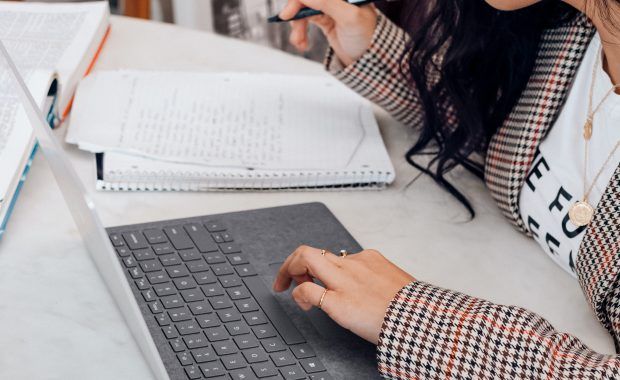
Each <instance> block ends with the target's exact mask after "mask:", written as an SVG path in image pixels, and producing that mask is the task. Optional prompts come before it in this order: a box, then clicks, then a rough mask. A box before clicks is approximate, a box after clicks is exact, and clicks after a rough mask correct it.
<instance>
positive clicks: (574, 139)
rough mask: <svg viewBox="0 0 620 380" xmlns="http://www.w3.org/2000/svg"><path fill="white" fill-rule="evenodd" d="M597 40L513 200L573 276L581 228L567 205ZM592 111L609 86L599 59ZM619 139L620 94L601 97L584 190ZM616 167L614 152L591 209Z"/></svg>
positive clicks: (578, 169) (578, 177)
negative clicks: (577, 225)
mask: <svg viewBox="0 0 620 380" xmlns="http://www.w3.org/2000/svg"><path fill="white" fill-rule="evenodd" d="M600 47H601V40H600V37H599V35H598V34H596V36H595V37H594V39H593V40H592V42H591V43H590V46H589V47H588V50H587V51H586V54H585V57H584V60H583V62H582V64H581V66H580V67H579V70H578V72H577V76H576V77H575V82H574V85H573V87H572V88H571V90H570V93H569V95H568V99H567V101H566V104H565V106H564V108H563V109H562V111H561V113H560V115H559V118H558V120H557V121H556V123H555V125H554V126H553V128H552V129H551V131H550V132H549V133H548V134H547V136H546V138H545V139H544V141H542V142H541V144H540V146H539V149H538V151H537V152H536V156H535V158H534V161H533V162H532V167H531V168H530V172H529V173H528V175H527V177H526V180H525V183H524V185H523V188H522V190H521V194H520V198H519V207H520V212H521V218H522V219H523V222H524V223H525V224H526V226H528V229H529V230H530V231H531V232H532V233H533V234H534V238H535V239H536V241H537V242H538V243H539V244H540V246H541V247H542V248H543V250H544V251H545V252H546V253H547V254H548V255H549V256H551V258H552V259H553V260H555V262H557V263H558V264H559V265H560V266H561V267H562V268H564V269H565V270H567V271H568V272H569V273H571V274H572V275H573V276H575V263H576V262H577V253H578V252H579V245H580V243H581V240H582V239H583V236H584V235H585V231H586V229H587V226H586V227H581V228H577V227H576V226H575V225H573V224H572V223H571V222H570V220H569V219H568V210H569V208H570V206H571V205H572V204H573V203H575V202H577V201H579V200H581V198H582V197H583V179H584V173H583V171H584V168H583V165H584V151H585V141H584V139H583V125H584V123H585V121H586V118H587V112H588V96H589V93H590V85H591V83H592V71H593V69H594V65H595V64H596V61H597V59H596V56H597V54H599V51H600ZM596 71H597V73H596V75H597V78H596V87H595V89H594V93H593V94H594V96H593V100H592V105H593V108H596V106H597V105H598V104H599V102H600V101H601V100H602V99H603V97H604V96H605V94H606V93H607V92H608V91H609V89H610V88H611V86H612V82H611V79H610V77H609V75H608V74H607V73H606V72H605V71H604V70H603V64H602V59H601V60H599V67H597V68H596ZM618 140H620V95H618V94H615V93H614V94H612V95H611V96H609V97H608V98H607V100H606V101H605V103H604V104H603V105H602V106H601V108H600V109H599V110H598V112H597V113H596V114H595V116H594V129H593V134H592V138H591V140H590V147H589V151H590V155H589V158H588V168H587V170H586V171H587V180H586V184H587V186H590V184H591V183H592V180H593V179H594V177H595V176H596V173H598V171H599V170H600V169H601V167H602V166H603V164H604V163H605V160H606V159H607V157H608V156H609V154H610V153H611V152H612V151H613V149H614V146H615V145H616V143H617V141H618ZM619 163H620V148H619V149H617V150H616V152H615V154H614V155H613V157H612V158H611V159H610V161H609V163H608V164H607V166H606V167H605V168H603V171H602V173H601V175H600V176H599V178H598V180H597V181H596V184H595V185H594V187H593V189H592V192H591V193H590V196H589V198H588V202H589V203H590V205H592V206H593V207H595V206H596V205H597V204H598V203H599V201H600V200H601V197H602V196H603V193H604V191H605V188H606V187H607V184H608V183H609V181H610V179H611V176H612V175H613V173H614V172H615V170H616V168H617V167H618V164H619Z"/></svg>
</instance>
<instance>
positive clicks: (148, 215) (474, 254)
mask: <svg viewBox="0 0 620 380" xmlns="http://www.w3.org/2000/svg"><path fill="white" fill-rule="evenodd" d="M119 68H131V69H181V70H183V69H193V70H195V69H206V70H213V71H217V70H227V71H231V70H232V71H235V70H236V71H267V72H280V73H294V74H309V75H327V74H326V73H324V71H323V68H322V67H321V66H320V65H319V64H316V63H312V62H308V61H305V60H303V59H301V58H296V57H292V56H289V55H286V54H284V53H281V52H279V51H275V50H271V49H267V48H264V47H260V46H256V45H251V44H247V43H244V42H239V41H235V40H230V39H227V38H222V37H218V36H215V35H212V34H208V33H203V32H197V31H191V30H186V29H182V28H179V27H175V26H171V25H165V24H159V23H155V22H147V21H138V20H132V19H127V18H121V17H113V18H112V29H111V34H110V36H109V40H108V41H107V43H106V46H105V47H104V50H103V52H102V55H101V57H100V61H99V62H98V64H97V66H96V67H95V70H101V69H119ZM376 115H377V118H378V121H379V124H380V126H381V129H382V132H383V135H384V139H385V142H386V145H387V147H388V151H389V153H390V156H391V158H392V160H393V162H394V166H395V169H396V174H397V176H396V182H395V183H394V184H393V185H392V186H391V187H390V188H388V189H387V190H384V191H360V192H323V193H314V192H297V193H292V192H291V193H288V192H287V193H282V192H273V193H256V192H247V193H137V192H136V193H104V192H98V193H96V194H95V201H96V202H97V206H98V210H99V213H100V215H101V217H102V219H103V222H104V224H105V225H106V226H114V225H121V224H131V223H140V222H146V221H154V220H161V219H170V218H182V217H188V216H198V215H208V214H215V213H221V212H229V211H237V210H244V209H253V208H261V207H269V206H277V205H284V204H292V203H302V202H310V201H319V202H323V203H325V204H326V205H327V206H328V207H329V208H330V209H331V210H332V212H334V214H335V215H336V216H337V217H338V218H339V219H340V221H341V222H342V223H343V224H344V226H345V227H346V228H347V229H348V230H349V231H350V232H351V234H352V235H353V236H354V237H355V238H356V239H357V240H358V241H359V242H360V243H361V244H362V246H364V247H366V248H375V249H378V250H380V251H382V252H383V253H384V254H385V255H386V256H387V257H388V258H389V259H391V260H392V261H394V262H395V263H396V264H398V265H400V266H401V267H403V268H404V269H405V270H407V271H409V272H410V273H412V274H413V275H414V276H415V277H417V278H419V279H421V280H424V281H428V282H431V283H433V284H436V285H439V286H444V287H449V288H452V289H456V290H460V291H462V292H465V293H468V294H471V295H474V296H479V297H483V298H486V299H489V300H491V301H494V302H498V303H503V304H513V305H519V306H523V307H526V308H528V309H530V310H533V311H535V312H537V313H539V314H541V315H542V316H543V317H545V318H547V319H548V320H549V321H551V322H552V323H553V324H554V325H555V326H556V327H557V328H558V329H559V330H561V331H568V332H570V333H572V334H575V335H576V336H578V337H579V338H580V339H582V340H583V341H584V342H585V343H586V344H588V345H589V346H591V347H592V348H594V349H596V350H598V351H599V352H604V353H611V352H613V345H612V342H611V339H610V338H609V337H608V335H607V334H606V332H605V331H604V329H603V328H602V327H600V326H599V324H598V322H597V321H596V318H595V316H594V314H593V312H592V311H591V310H590V308H589V306H588V304H587V303H586V301H585V299H584V297H583V295H582V292H581V289H580V288H579V284H578V283H577V281H576V280H575V279H573V278H571V277H570V276H569V275H567V274H566V273H565V272H564V271H563V270H562V269H561V268H560V267H558V266H557V265H556V264H554V263H553V262H552V261H551V260H550V259H549V258H547V257H546V256H545V255H544V253H543V252H542V251H541V250H540V248H539V247H538V245H537V244H536V243H535V242H534V241H533V240H530V239H528V238H526V237H525V236H522V235H520V234H519V233H518V232H517V231H516V230H514V229H513V227H512V226H511V225H510V224H509V223H508V221H506V220H505V219H504V218H503V217H502V216H501V214H500V212H499V211H498V209H497V208H496V207H495V205H494V203H493V201H492V199H491V197H490V195H489V194H488V192H487V191H486V190H485V188H484V186H483V184H482V183H481V182H480V181H478V180H476V179H474V178H473V177H472V176H470V175H468V174H465V173H462V172H459V173H457V174H455V178H454V181H457V183H458V184H459V186H460V187H461V188H463V189H465V191H466V193H467V194H468V195H469V196H470V198H471V199H472V200H473V202H474V205H475V207H476V210H477V211H478V216H477V217H476V219H475V220H474V221H472V222H466V221H467V215H466V213H465V212H464V211H463V209H462V208H461V207H460V206H459V205H458V204H457V203H456V202H455V201H453V200H452V199H451V198H450V197H449V196H448V195H447V194H445V193H444V192H442V191H438V189H437V187H436V185H435V184H434V183H433V182H432V181H431V180H430V179H429V178H426V177H421V178H419V179H418V180H416V181H415V182H414V183H413V184H412V185H411V186H407V184H408V183H409V182H410V180H411V179H413V178H414V177H415V176H416V175H417V171H416V170H414V169H413V168H411V167H410V166H409V165H408V164H407V163H406V162H405V160H404V158H403V154H404V152H405V150H406V149H407V148H408V146H409V144H411V142H412V136H411V134H410V132H409V131H407V130H406V128H404V127H403V126H401V125H399V124H398V123H396V122H395V121H394V120H392V119H391V118H390V117H388V116H387V115H386V114H385V113H384V112H382V111H380V110H377V112H376ZM65 130H66V127H63V128H62V129H61V130H60V131H58V132H59V133H61V134H64V132H65ZM66 149H67V152H68V153H69V155H70V157H71V159H72V162H73V164H74V165H75V167H76V169H77V170H78V172H79V175H80V177H81V179H82V180H83V181H84V183H85V184H86V185H87V186H88V187H89V188H90V189H93V188H94V181H93V178H95V175H94V171H95V165H94V159H93V157H92V156H91V155H90V154H87V153H85V152H81V151H78V150H77V149H76V148H73V147H69V146H66ZM0 299H1V300H2V302H1V303H0V378H2V379H27V378H40V379H135V380H139V379H150V378H151V374H150V372H149V369H148V367H147V365H146V363H145V362H144V361H143V359H142V357H141V354H140V351H139V349H138V346H137V345H136V344H135V343H134V342H133V340H132V338H131V335H130V332H129V330H128V329H127V327H126V326H125V325H124V323H123V320H122V317H121V315H120V313H119V312H118V311H117V310H116V307H115V305H114V302H113V300H112V298H111V297H110V295H109V294H108V293H107V291H106V288H105V286H104V284H103V281H102V280H101V278H100V277H99V275H98V274H97V272H96V269H95V267H94V265H93V263H92V262H91V259H90V257H89V255H88V254H87V252H86V250H85V247H84V245H83V244H82V242H81V240H80V238H79V235H78V233H77V229H76V227H75V225H74V223H73V220H72V219H71V216H70V214H69V212H68V210H67V208H66V206H65V205H64V202H63V200H62V196H61V194H60V192H59V191H58V188H57V186H56V185H55V183H54V179H53V176H52V174H51V171H50V170H49V168H48V166H47V164H46V162H45V160H44V157H43V156H42V155H41V154H39V155H37V157H36V159H35V162H34V164H33V167H32V169H31V173H30V175H29V178H28V180H27V181H26V184H25V187H24V189H23V193H22V195H21V197H20V200H19V202H18V203H17V206H16V209H15V212H14V216H13V218H12V220H11V222H10V224H9V226H8V229H7V234H6V236H5V238H4V241H2V243H1V244H0Z"/></svg>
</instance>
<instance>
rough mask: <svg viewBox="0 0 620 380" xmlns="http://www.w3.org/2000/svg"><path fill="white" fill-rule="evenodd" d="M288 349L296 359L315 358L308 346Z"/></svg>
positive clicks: (300, 345) (303, 345)
mask: <svg viewBox="0 0 620 380" xmlns="http://www.w3.org/2000/svg"><path fill="white" fill-rule="evenodd" d="M289 348H290V349H291V351H292V352H293V355H295V357H296V358H297V359H306V358H312V357H315V356H316V354H315V353H314V350H313V349H312V347H310V345H309V344H306V343H304V344H298V345H295V346H290V347H289Z"/></svg>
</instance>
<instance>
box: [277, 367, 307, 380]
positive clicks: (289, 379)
mask: <svg viewBox="0 0 620 380" xmlns="http://www.w3.org/2000/svg"><path fill="white" fill-rule="evenodd" d="M280 373H282V376H284V378H285V379H286V380H302V379H305V378H306V374H305V372H304V371H303V370H302V369H301V368H299V365H297V364H295V365H292V366H288V367H282V368H280Z"/></svg>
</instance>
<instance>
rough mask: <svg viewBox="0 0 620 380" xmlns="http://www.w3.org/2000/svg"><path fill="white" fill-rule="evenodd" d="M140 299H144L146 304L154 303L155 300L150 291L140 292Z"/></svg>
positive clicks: (153, 294)
mask: <svg viewBox="0 0 620 380" xmlns="http://www.w3.org/2000/svg"><path fill="white" fill-rule="evenodd" d="M142 297H143V298H144V300H145V301H146V302H151V301H155V300H156V299H157V296H156V295H155V292H154V291H152V290H146V291H144V292H142Z"/></svg>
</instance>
